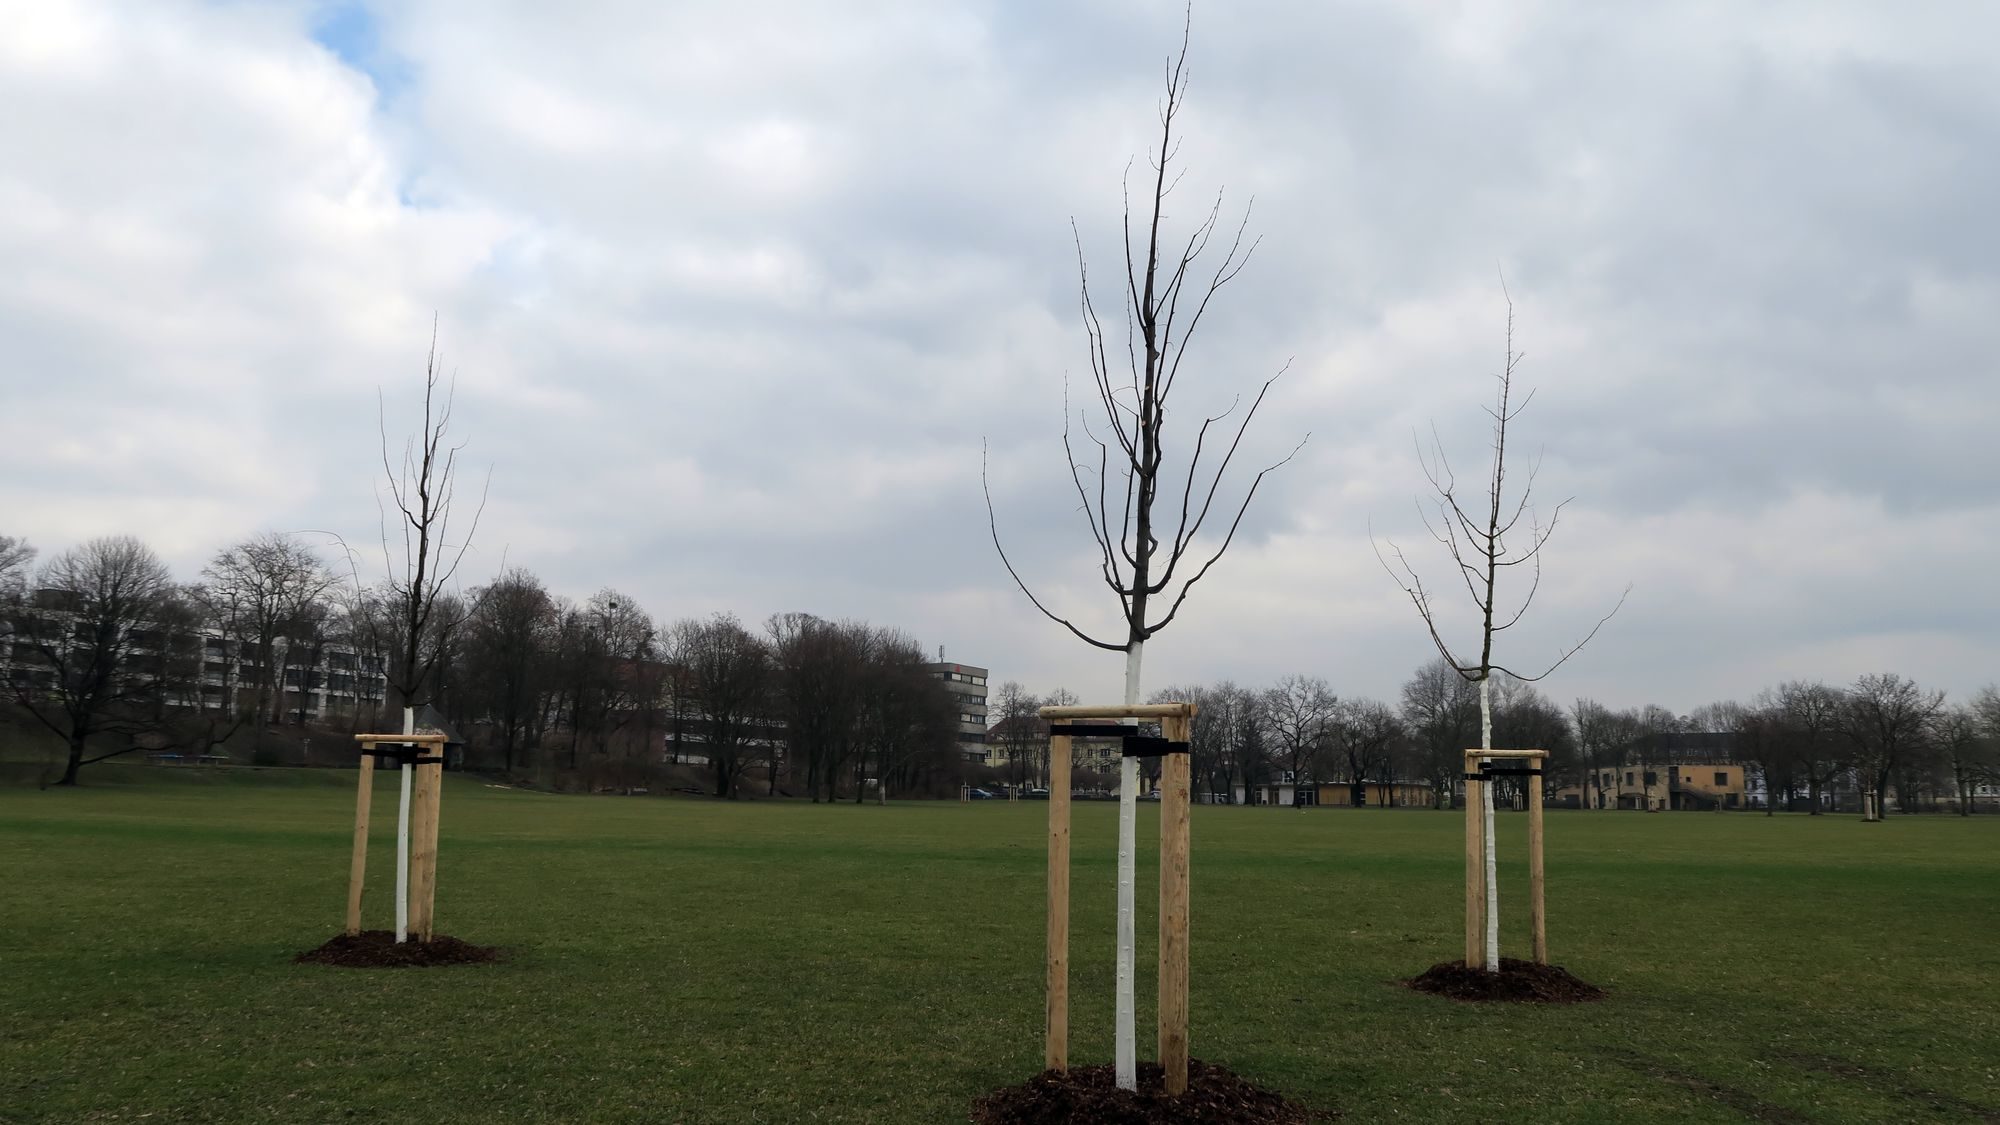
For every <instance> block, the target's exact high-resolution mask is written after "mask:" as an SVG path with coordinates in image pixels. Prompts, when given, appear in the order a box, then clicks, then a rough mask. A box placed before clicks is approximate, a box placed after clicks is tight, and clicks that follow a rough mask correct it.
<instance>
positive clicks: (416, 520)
mask: <svg viewBox="0 0 2000 1125" xmlns="http://www.w3.org/2000/svg"><path fill="white" fill-rule="evenodd" d="M438 366H439V365H438V353H437V328H436V326H435V325H433V326H432V328H431V342H430V348H429V351H428V352H427V353H426V356H425V360H424V416H423V423H422V425H421V427H420V428H419V429H418V430H417V433H416V435H415V436H413V437H410V438H407V439H405V440H404V442H403V453H402V459H401V461H400V462H392V461H391V460H390V457H389V427H388V422H387V420H386V418H383V417H379V416H378V424H379V426H380V433H381V441H382V475H383V478H384V481H385V483H386V486H387V488H388V492H389V497H390V499H391V501H393V502H394V504H395V506H396V513H397V520H396V523H397V528H398V530H399V531H400V532H401V537H402V540H403V556H402V562H401V563H400V564H398V563H397V562H396V561H395V560H394V559H393V558H392V556H391V553H390V546H389V543H390V536H389V529H388V526H387V524H388V520H387V511H386V509H385V510H384V512H383V516H384V519H383V527H382V566H383V568H384V570H385V571H386V572H387V575H388V595H389V596H388V599H387V601H388V604H389V608H390V609H391V610H392V612H393V614H394V616H393V618H392V620H393V625H392V630H393V631H392V632H391V634H390V636H391V639H392V641H393V647H392V648H391V649H390V657H389V667H388V683H389V689H390V691H391V693H392V694H393V695H394V696H395V698H396V701H397V703H398V704H399V705H400V706H401V707H402V710H403V733H404V734H412V733H415V731H416V729H417V708H418V707H419V706H421V705H423V704H424V703H427V702H429V701H431V700H432V699H433V698H435V697H436V695H437V692H438V688H439V673H440V671H441V670H442V669H443V668H444V666H445V664H446V658H447V656H448V654H449V652H450V649H451V645H452V642H453V640H454V639H455V637H454V635H455V634H456V633H457V631H458V626H459V624H460V622H461V621H462V620H463V614H464V612H465V605H466V603H465V602H464V600H463V599H460V598H456V597H453V596H451V594H450V590H451V585H452V580H453V579H454V578H455V577H456V576H457V573H458V568H459V564H461V563H462V562H464V561H465V554H466V551H467V550H469V549H470V548H471V545H472V535H473V533H474V532H475V531H476V530H478V527H479V515H480V512H481V511H483V510H484V508H485V506H486V500H485V495H484V493H483V492H482V493H481V496H480V501H479V504H478V506H476V507H475V508H474V509H473V512H472V518H471V520H470V522H469V523H467V524H465V525H464V526H463V527H454V518H455V517H456V516H457V515H458V514H459V512H458V510H457V505H456V500H457V492H458V455H459V453H460V452H462V451H463V450H464V448H465V447H464V445H463V444H459V445H452V444H449V443H448V441H447V438H448V436H449V434H450V430H451V403H452V388H451V387H450V386H449V385H445V386H440V380H441V378H442V376H441V374H440V372H439V370H438ZM454 537H455V538H456V541H455V542H454ZM401 773H402V793H401V796H400V799H399V802H398V807H397V815H396V940H397V941H398V942H401V941H403V940H405V939H406V938H407V936H408V934H409V926H408V918H407V908H408V902H409V898H408V893H407V891H408V883H409V809H410V780H411V773H410V767H409V765H408V764H407V763H405V764H404V766H403V768H402V771H401Z"/></svg>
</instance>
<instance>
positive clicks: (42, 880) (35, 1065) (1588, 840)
mask: <svg viewBox="0 0 2000 1125" xmlns="http://www.w3.org/2000/svg"><path fill="white" fill-rule="evenodd" d="M94 772H95V773H97V774H98V776H97V777H95V778H92V777H90V776H89V775H86V786H85V787H84V788H82V789H79V790H75V791H67V792H65V791H54V790H51V791H47V792H37V791H34V790H25V789H0V1121H9V1122H12V1121H45V1120H52V1121H86V1120H88V1121H95V1120H120V1121H133V1120H139V1119H141V1118H143V1119H144V1120H146V1121H148V1122H164V1121H299V1122H327V1121H343V1120H352V1121H424V1122H456V1121H466V1122H472V1121H477V1122H492V1121H502V1120H557V1121H688V1122H704V1123H706V1122H717V1123H724V1122H792V1121H813V1122H831V1121H848V1122H925V1123H936V1122H950V1121H962V1120H964V1119H965V1112H966V1107H967V1105H968V1103H969V1102H970V1100H971V1099H972V1097H973V1096H974V1095H976V1094H978V1093H980V1092H982V1091H984V1090H987V1089H989V1088H992V1087H994V1086H998V1085H1002V1084H1006V1083H1011V1082H1015V1081H1019V1080H1021V1079H1023V1078H1026V1077H1027V1076H1029V1075H1030V1074H1031V1073H1033V1072H1034V1071H1035V1070H1036V1069H1037V1068H1038V1067H1039V1065H1040V1059H1041V1038H1040V1036H1041V1012H1042V925H1043V917H1042V895H1043V838H1044V837H1043V834H1044V830H1045V824H1046V816H1047V806H1046V805H1043V804H1018V805H1011V804H1005V803H998V802H994V803H979V804H972V805H959V804H955V803H954V804H908V805H891V806H889V807H887V808H878V807H875V806H872V805H870V806H861V807H856V806H852V805H842V806H837V807H828V806H818V807H815V806H811V805H799V804H762V803H753V804H743V805H732V804H722V803H715V802H709V801H702V800H682V799H656V798H643V797H641V798H613V797H593V798H585V797H555V796H545V795H539V794H529V793H519V792H512V791H504V790H499V789H493V788H488V787H485V786H483V785H481V784H480V783H479V782H477V781H473V780H468V779H464V778H458V777H454V778H452V779H451V783H450V785H449V787H448V789H447V792H446V796H445V801H444V826H443V832H442V845H441V855H442V858H441V861H440V872H439V892H438V918H439V929H440V931H441V932H447V933H451V934H455V935H457V936H460V937H463V938H466V939H469V940H472V941H476V942H479V943H482V944H492V945H499V946H503V947H505V948H506V949H507V950H508V951H509V954H510V957H509V959H508V960H507V961H506V962H505V963H503V964H500V965H493V966H469V967H455V968H441V969H426V970H372V971H363V970H349V969H335V968H326V967H319V966H300V965H294V964H292V963H291V962H290V957H291V955H292V954H293V953H294V952H296V951H298V950H301V949H305V948H308V947H310V946H313V945H317V944H318V943H319V942H321V941H322V940H324V939H325V938H327V937H329V936H331V935H332V934H333V933H334V932H335V931H336V930H337V929H338V927H339V925H340V921H341V917H342V910H343V906H344V901H345V892H346V874H347V855H348V852H347V848H348V840H349V832H350V828H351V823H352V809H353V791H352V789H351V786H352V784H353V777H354V775H353V774H352V773H337V772H320V771H282V770H265V771H250V770H224V771H213V772H207V773H202V772H197V771H186V772H181V771H174V770H170V769H163V768H153V767H144V766H124V767H121V766H105V767H99V768H98V769H97V770H96V771H94ZM389 784H390V779H387V778H384V779H382V782H381V790H380V792H379V793H378V795H377V797H376V808H377V809H378V810H381V809H384V808H387V807H392V806H391V805H390V804H389V802H390V800H391V797H390V792H391V790H390V788H389ZM1156 811H1157V810H1156V809H1154V808H1143V811H1142V813H1141V826H1140V837H1141V840H1142V841H1146V840H1149V839H1152V838H1154V837H1155V836H1156V832H1157V829H1156V827H1155V824H1154V822H1153V816H1154V815H1155V814H1156ZM1114 818H1115V809H1114V807H1113V806H1110V805H1102V804H1079V805H1078V806H1077V808H1076V828H1075V833H1076V844H1075V849H1076V863H1075V876H1074V879H1075V883H1074V886H1075V891H1074V893H1075V896H1076V901H1075V905H1074V907H1073V925H1074V927H1075V929H1074V937H1073V939H1072V959H1073V963H1074V969H1073V975H1072V984H1071V988H1072V1005H1073V1014H1072V1031H1071V1043H1072V1047H1071V1052H1072V1059H1073V1060H1074V1061H1077V1062H1079V1063H1083V1062H1094V1061H1103V1060H1108V1059H1109V1057H1110V1051H1111V1035H1110V1024H1111V951H1112V944H1111V936H1110V935H1111V927H1112V913H1111V908H1112V904H1113V903H1112V866H1113V865H1112V838H1113V833H1114ZM376 819H377V837H376V838H377V841H378V844H377V846H376V848H375V849H374V851H373V855H374V858H375V860H376V861H377V862H376V863H375V864H374V870H373V871H372V872H371V878H372V879H373V880H374V882H373V883H372V885H371V887H372V889H373V891H374V892H375V893H373V894H371V896H370V903H369V910H370V917H369V924H370V925H372V926H386V925H387V924H388V913H387V904H388V899H387V897H386V895H385V894H384V893H382V892H383V890H384V889H385V888H387V887H388V886H389V885H390V870H391V869H390V867H389V856H388V853H389V851H390V849H389V847H388V846H387V843H388V836H387V835H386V832H387V831H388V829H389V827H390V825H389V824H388V823H387V821H388V819H389V818H385V817H383V816H381V815H379V812H378V816H377V818H376ZM1524 821H1525V818H1524V817H1521V816H1518V815H1507V816H1503V817H1502V818H1501V823H1500V846H1501V849H1502V853H1501V854H1502V863H1503V867H1502V872H1501V878H1502V885H1503V889H1502V894H1503V901H1504V902H1506V903H1508V905H1510V906H1513V907H1517V908H1516V909H1513V910H1512V911H1511V915H1510V916H1509V917H1508V918H1507V919H1506V922H1505V936H1506V944H1507V946H1508V950H1509V952H1510V953H1514V952H1520V951H1523V950H1524V949H1525V938H1524V924H1525V921H1526V919H1525V908H1524V895H1523V894H1522V893H1521V892H1522V890H1523V889H1524V886H1525V875H1524V870H1525V869H1524V867H1523V865H1522V862H1521V857H1522V844H1523V836H1524V832H1525V826H1524ZM1462 831H1463V829H1462V822H1461V820H1460V819H1459V816H1458V815H1456V814H1446V813H1437V812H1427V811H1401V810H1394V811H1391V810H1313V811H1293V810H1275V809H1229V808H1197V809H1196V810H1195V813H1194V859H1193V867H1194V873H1193V885H1194V889H1193V895H1194V905H1193V949H1194V952H1193V958H1194V963H1193V970H1192V985H1191V988H1192V996H1193V1039H1194V1052H1195V1054H1196V1055H1197V1056H1198V1057H1201V1058H1205V1059H1209V1060H1211V1061H1215V1062H1221V1063H1225V1064H1227V1065H1228V1066H1230V1067H1232V1068H1234V1069H1235V1070H1237V1071H1238V1072H1240V1073H1242V1074H1244V1075H1245V1076H1246V1077H1249V1078H1252V1079H1255V1080H1258V1081H1260V1082H1262V1083H1264V1084H1266V1085H1269V1086H1273V1087H1276V1088H1278V1089H1280V1090H1282V1091H1284V1092H1286V1093H1288V1094H1291V1095H1293V1096H1294V1097H1296V1098H1299V1099H1301V1100H1303V1101H1306V1102H1308V1103H1309V1104H1313V1105H1316V1106H1320V1107H1324V1108H1329V1109H1338V1110H1340V1111H1342V1112H1343V1113H1344V1114H1345V1120H1347V1121H1357V1122H1359V1121H1422V1122H1429V1121H1517V1122H1544V1121H1546V1122H1561V1121H1741V1120H1746V1119H1748V1120H1761V1121H1775V1122H1836V1121H1855V1122H1862V1121H1867V1122H1888V1121H1897V1122H1901V1121H1981V1120H1986V1121H2000V818H1989V819H1974V820H1971V821H1967V820H1960V819H1956V818H1942V817H1924V818H1900V819H1895V820H1892V821H1891V822H1889V823H1887V824H1882V825H1863V824H1861V823H1859V821H1858V820H1857V819H1856V818H1853V817H1825V818H1807V817H1803V816H1790V817H1786V816H1781V817H1777V818H1766V817H1763V816H1760V815H1745V814H1727V815H1724V814H1699V813H1676V814H1663V815H1644V814H1636V813H1597V812H1590V813H1578V812H1554V813H1551V814H1550V816H1549V846H1548V870H1549V916H1550V923H1549V930H1550V944H1551V947H1552V951H1553V953H1554V959H1555V960H1556V961H1558V962H1559V963H1562V964H1564V965H1566V966H1568V967H1569V968H1570V969H1571V970H1572V971H1574V972H1575V973H1577V974H1578V975H1579V976H1582V977H1584V978H1585V979H1588V980H1591V981H1593V982H1595V983H1597V984H1600V985H1603V986H1605V987H1607V988H1609V989H1610V990H1611V992H1612V996H1611V998H1610V999H1609V1000H1607V1001H1604V1002H1602V1003H1597V1004H1585V1005H1577V1006H1572V1007H1560V1008H1532V1007H1525V1006H1471V1005H1465V1004H1459V1003H1456V1002H1453V1001H1448V1000H1443V999H1439V998H1436V997H1432V996H1425V995H1419V994H1415V993H1412V992H1410V991H1408V990H1405V989H1402V988H1399V987H1397V986H1396V985H1395V984H1394V981H1395V980H1396V979H1398V978H1399V977H1405V976H1409V975H1411V974H1413V973H1415V972H1417V971H1420V970H1421V969H1423V968H1424V967H1426V966H1427V965H1429V964H1430V963H1431V962H1433V961H1438V960H1444V959H1448V958H1451V957H1455V956H1457V955H1458V954H1459V952H1460V945H1461V942H1462V937H1461V934H1462V932H1463V928H1462V919H1461V910H1462V898H1461V895H1462V877H1461V870H1462V863H1463V859H1462V856H1463V843H1462V840H1463V837H1462ZM1151 864H1152V856H1151V852H1150V849H1149V850H1147V851H1146V852H1145V854H1143V855H1142V857H1141V869H1140V870H1141V893H1140V894H1139V896H1138V898H1139V902H1140V910H1141V918H1140V925H1139V932H1140V935H1141V942H1140V957H1139V961H1140V969H1141V978H1140V982H1139V987H1138V994H1139V1001H1140V1028H1141V1036H1140V1039H1141V1053H1142V1055H1144V1054H1149V1053H1150V1040H1151V1036H1150V1028H1151V1021H1152V1012H1151V998H1152V994H1153V985H1152V981H1151V976H1150V968H1151V959H1152V956H1153V951H1152V934H1153V933H1154V930H1153V919H1152V917H1151V913H1150V907H1151V903H1152V891H1151V888H1152V886H1153V882H1152V878H1153V876H1152V872H1153V868H1152V866H1151Z"/></svg>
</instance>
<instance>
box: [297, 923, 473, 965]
mask: <svg viewBox="0 0 2000 1125" xmlns="http://www.w3.org/2000/svg"><path fill="white" fill-rule="evenodd" d="M292 960H293V961H295V962H297V963H299V964H301V965H343V966H346V967H347V968H350V969H414V968H424V967H427V966H431V965H479V964H484V963H486V962H488V961H498V960H500V951H499V950H498V949H493V948H491V947H489V946H484V945H473V944H472V943H471V942H467V941H460V940H458V939H457V938H455V937H450V936H447V935H445V934H436V935H433V936H432V938H431V940H429V941H406V942H402V943H401V944H398V943H397V941H396V932H395V931H394V930H363V931H361V932H360V933H358V934H340V935H338V936H336V937H334V938H332V939H331V940H329V941H328V942H327V943H326V944H325V945H322V946H320V947H319V948H318V949H308V950H306V951H305V952H304V953H301V954H299V955H298V956H297V957H294V958H292Z"/></svg>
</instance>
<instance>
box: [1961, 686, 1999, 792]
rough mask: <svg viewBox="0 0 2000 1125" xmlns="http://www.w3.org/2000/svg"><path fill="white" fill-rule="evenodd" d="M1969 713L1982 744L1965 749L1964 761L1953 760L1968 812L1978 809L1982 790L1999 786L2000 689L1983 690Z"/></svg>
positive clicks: (1972, 704) (1974, 697)
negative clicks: (1979, 794) (1985, 787)
mask: <svg viewBox="0 0 2000 1125" xmlns="http://www.w3.org/2000/svg"><path fill="white" fill-rule="evenodd" d="M1970 709H1971V711H1972V717H1973V721H1974V723H1975V724H1976V726H1975V730H1976V731H1977V732H1978V735H1979V742H1978V744H1976V745H1973V746H1968V747H1966V748H1965V754H1964V757H1963V760H1960V759H1958V758H1954V760H1953V763H1952V765H1953V769H1954V770H1955V772H1956V775H1957V777H1958V779H1959V786H1960V790H1961V792H1962V793H1963V796H1962V797H1961V798H1960V800H1961V801H1962V802H1963V804H1964V806H1965V807H1966V808H1967V809H1973V808H1974V806H1975V805H1976V803H1977V802H1976V798H1977V795H1978V792H1979V788H1980V787H1981V786H1984V785H1995V784H2000V687H1994V686H1992V685H1990V684H1989V685H1988V686H1986V687H1983V688H1980V689H1979V691H1978V693H1977V694H1975V695H1974V696H1973V697H1972V703H1971V707H1970Z"/></svg>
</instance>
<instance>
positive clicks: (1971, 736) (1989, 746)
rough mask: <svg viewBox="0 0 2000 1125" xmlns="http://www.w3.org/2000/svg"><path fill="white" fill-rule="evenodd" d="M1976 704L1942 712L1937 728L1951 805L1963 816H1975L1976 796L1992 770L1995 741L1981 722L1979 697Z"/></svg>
mask: <svg viewBox="0 0 2000 1125" xmlns="http://www.w3.org/2000/svg"><path fill="white" fill-rule="evenodd" d="M1989 690H1990V689H1989ZM1974 700H1975V701H1974V703H1972V704H1970V705H1968V704H1963V703H1961V704H1959V705H1958V706H1956V707H1947V708H1945V709H1944V710H1943V711H1940V712H1939V713H1938V716H1937V720H1936V723H1935V725H1934V726H1935V731H1936V738H1937V745H1938V750H1939V752H1940V753H1942V754H1943V756H1944V759H1945V765H1946V767H1947V769H1948V770H1949V772H1950V774H1951V789H1952V803H1953V804H1954V805H1956V806H1957V808H1958V815H1960V816H1971V815H1972V805H1973V798H1974V795H1975V794H1976V793H1977V792H1978V790H1979V786H1980V784H1981V783H1982V782H1984V781H1985V780H1986V778H1987V776H1988V775H1989V773H1990V771H1991V770H1992V766H1993V760H1992V759H1993V746H1994V743H1993V739H1992V738H1991V737H1990V736H1989V735H1988V734H1987V732H1986V731H1985V730H1984V729H1983V724H1982V723H1981V722H1980V714H1979V709H1978V700H1979V697H1977V696H1975V697H1974Z"/></svg>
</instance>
